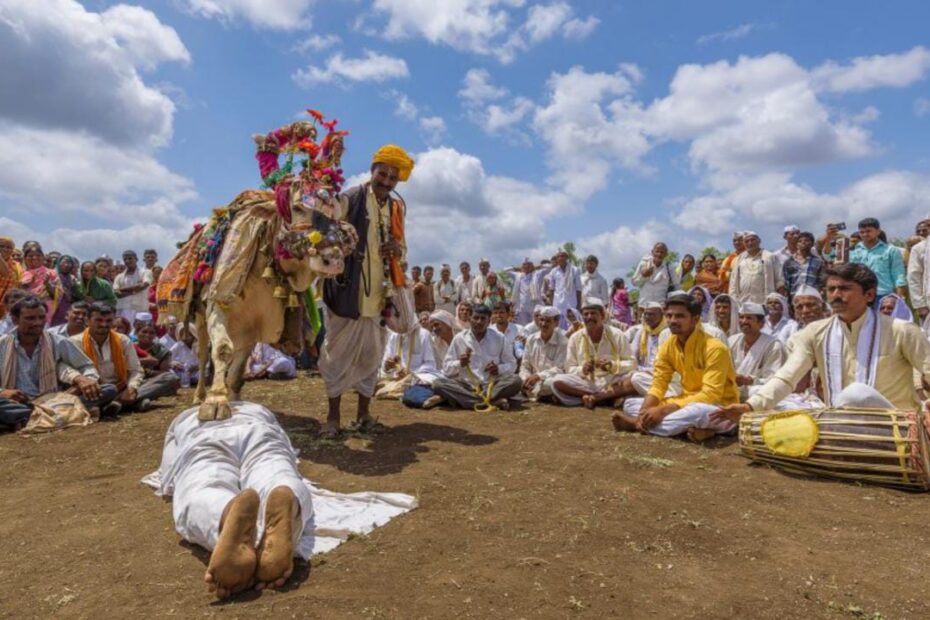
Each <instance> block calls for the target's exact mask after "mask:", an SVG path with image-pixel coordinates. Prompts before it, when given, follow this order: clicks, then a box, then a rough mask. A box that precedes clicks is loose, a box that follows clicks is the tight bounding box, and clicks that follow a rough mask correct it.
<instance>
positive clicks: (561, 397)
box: [550, 373, 622, 407]
mask: <svg viewBox="0 0 930 620" xmlns="http://www.w3.org/2000/svg"><path fill="white" fill-rule="evenodd" d="M621 377H622V375H604V376H602V377H596V378H595V379H594V380H591V379H587V378H585V377H579V376H578V375H574V374H567V373H566V374H561V375H556V376H555V377H553V378H552V381H551V383H550V388H551V389H552V395H553V396H554V397H555V399H556V400H558V401H559V402H560V403H562V404H563V405H566V406H568V407H577V406H579V405H581V404H582V403H581V397H580V396H572V395H571V394H566V393H565V392H562V391H560V390H559V388H558V387H557V386H556V383H559V382H561V383H564V384H566V385H569V386H571V387H573V388H576V389H578V390H581V391H584V393H585V394H596V393H597V392H602V391H604V390H606V389H607V388H608V387H609V386H610V385H612V384H614V383H616V382H617V381H619V380H620V379H621Z"/></svg>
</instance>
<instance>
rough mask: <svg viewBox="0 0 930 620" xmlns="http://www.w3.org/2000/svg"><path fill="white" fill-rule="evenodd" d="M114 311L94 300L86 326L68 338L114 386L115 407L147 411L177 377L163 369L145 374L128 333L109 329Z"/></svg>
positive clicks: (171, 390)
mask: <svg viewBox="0 0 930 620" xmlns="http://www.w3.org/2000/svg"><path fill="white" fill-rule="evenodd" d="M115 312H116V311H115V310H114V309H113V308H111V307H110V306H108V305H106V304H103V303H100V302H96V303H93V304H91V305H90V308H89V309H88V311H87V329H85V330H84V333H83V334H78V335H77V336H72V338H71V341H72V342H73V343H74V344H75V345H77V346H78V347H80V348H81V350H82V351H84V354H85V355H87V357H89V358H90V360H91V361H92V362H93V363H94V366H95V367H96V368H97V373H98V374H99V375H100V379H101V381H102V382H103V383H111V384H113V385H115V386H116V388H117V390H118V394H117V396H116V401H115V402H117V403H119V405H120V409H119V411H120V412H122V413H126V412H129V411H148V410H149V409H151V407H152V401H153V400H155V399H157V398H160V397H162V396H171V395H172V394H175V393H176V392H177V391H178V383H177V378H176V377H172V376H171V375H170V374H168V373H165V374H162V375H157V376H154V377H151V378H150V379H146V378H145V373H144V372H143V370H142V365H141V364H140V363H139V356H138V355H136V349H135V347H134V346H133V344H132V341H131V340H129V336H126V335H124V334H120V333H118V332H116V331H114V330H113V324H114V321H115V319H116V313H115Z"/></svg>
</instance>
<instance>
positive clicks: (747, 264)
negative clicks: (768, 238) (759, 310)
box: [729, 250, 785, 305]
mask: <svg viewBox="0 0 930 620" xmlns="http://www.w3.org/2000/svg"><path fill="white" fill-rule="evenodd" d="M784 287H785V277H784V274H783V273H782V269H781V263H780V262H779V261H778V258H776V257H775V255H774V254H772V253H771V252H768V251H766V250H762V251H761V252H760V253H759V254H757V255H755V256H750V255H749V253H748V252H743V253H742V254H740V255H739V257H737V259H736V261H735V263H734V265H733V272H732V273H731V274H730V291H729V292H730V296H731V297H733V298H734V299H735V300H736V301H737V302H738V303H740V304H743V303H746V302H747V301H748V302H752V303H755V304H761V305H765V298H766V297H767V296H768V295H769V293H777V292H778V289H780V288H784Z"/></svg>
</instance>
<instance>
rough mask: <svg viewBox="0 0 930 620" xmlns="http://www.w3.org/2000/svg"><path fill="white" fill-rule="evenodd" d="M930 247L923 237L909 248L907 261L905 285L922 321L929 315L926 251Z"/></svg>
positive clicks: (929, 294)
mask: <svg viewBox="0 0 930 620" xmlns="http://www.w3.org/2000/svg"><path fill="white" fill-rule="evenodd" d="M928 248H930V242H928V241H927V239H926V238H924V239H923V240H922V241H921V242H920V243H918V244H917V245H915V246H914V247H912V248H911V255H910V257H909V258H908V261H907V287H908V291H909V292H910V294H911V305H912V306H913V307H914V310H915V311H916V312H917V315H918V316H919V317H920V322H921V323H923V322H924V321H925V320H926V319H927V316H928V315H930V299H928V296H930V290H928V286H927V284H928V279H930V271H928V269H927V267H928V261H927V253H928Z"/></svg>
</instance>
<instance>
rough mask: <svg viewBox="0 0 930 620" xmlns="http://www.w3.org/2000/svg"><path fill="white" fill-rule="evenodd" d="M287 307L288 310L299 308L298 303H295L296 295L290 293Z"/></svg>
mask: <svg viewBox="0 0 930 620" xmlns="http://www.w3.org/2000/svg"><path fill="white" fill-rule="evenodd" d="M287 307H288V308H299V307H300V302H298V301H297V293H291V294H290V295H288V296H287Z"/></svg>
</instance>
